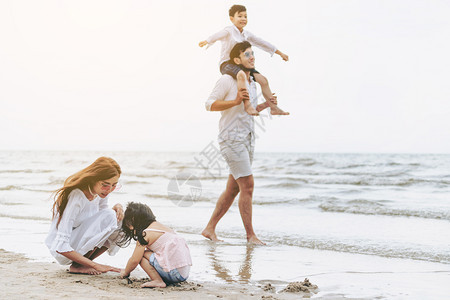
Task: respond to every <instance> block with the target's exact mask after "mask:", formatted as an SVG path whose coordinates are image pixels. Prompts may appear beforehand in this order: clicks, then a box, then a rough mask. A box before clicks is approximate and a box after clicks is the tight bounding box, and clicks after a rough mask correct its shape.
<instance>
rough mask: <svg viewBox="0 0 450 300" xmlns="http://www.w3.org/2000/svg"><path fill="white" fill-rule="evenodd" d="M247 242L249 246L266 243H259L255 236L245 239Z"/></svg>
mask: <svg viewBox="0 0 450 300" xmlns="http://www.w3.org/2000/svg"><path fill="white" fill-rule="evenodd" d="M247 242H248V243H250V244H255V245H265V244H266V243H264V242H262V241H260V239H258V238H257V237H256V235H254V236H252V237H250V238H247Z"/></svg>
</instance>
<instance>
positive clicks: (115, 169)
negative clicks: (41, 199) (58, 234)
mask: <svg viewBox="0 0 450 300" xmlns="http://www.w3.org/2000/svg"><path fill="white" fill-rule="evenodd" d="M121 173H122V171H121V169H120V166H119V164H118V163H117V162H116V161H115V160H114V159H112V158H109V157H99V158H97V159H96V160H95V161H94V162H93V163H92V164H91V165H90V166H89V167H87V168H85V169H83V170H81V171H79V172H77V173H75V174H73V175H72V176H69V178H67V179H66V180H65V181H64V186H63V187H62V188H60V189H58V190H56V191H55V192H54V199H55V202H54V203H53V209H52V212H53V218H55V217H56V216H57V215H59V217H58V223H56V227H58V225H59V222H61V218H62V216H63V214H64V210H65V209H66V206H67V202H68V201H69V194H70V193H71V192H72V191H73V190H74V189H80V190H85V189H87V188H92V187H93V186H94V185H95V183H97V182H99V181H101V180H107V179H109V178H112V177H114V176H117V175H119V176H120V174H121Z"/></svg>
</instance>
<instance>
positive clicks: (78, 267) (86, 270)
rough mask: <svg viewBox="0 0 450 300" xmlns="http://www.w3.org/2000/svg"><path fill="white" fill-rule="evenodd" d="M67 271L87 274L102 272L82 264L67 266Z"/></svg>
mask: <svg viewBox="0 0 450 300" xmlns="http://www.w3.org/2000/svg"><path fill="white" fill-rule="evenodd" d="M69 273H72V274H87V275H100V274H102V272H99V271H97V270H96V269H94V268H91V267H86V266H82V265H76V266H74V265H71V266H70V268H69Z"/></svg>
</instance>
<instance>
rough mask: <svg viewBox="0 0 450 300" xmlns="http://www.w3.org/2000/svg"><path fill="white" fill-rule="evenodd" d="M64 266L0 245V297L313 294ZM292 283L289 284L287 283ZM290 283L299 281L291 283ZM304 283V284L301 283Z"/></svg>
mask: <svg viewBox="0 0 450 300" xmlns="http://www.w3.org/2000/svg"><path fill="white" fill-rule="evenodd" d="M67 269H68V268H67V266H60V265H58V264H56V263H45V262H33V261H29V260H28V259H27V258H26V257H25V256H24V255H22V254H17V253H13V252H8V251H5V250H3V249H0V298H2V299H56V298H60V297H64V298H66V299H81V298H82V299H124V298H125V297H133V299H144V298H145V299H149V297H157V298H158V299H217V298H219V299H299V298H303V297H304V296H306V297H308V296H311V295H313V294H314V291H313V290H311V293H309V292H307V291H306V292H305V289H298V290H296V292H282V291H276V289H275V288H274V287H272V286H271V285H270V284H266V285H264V286H252V285H245V284H218V283H210V282H195V281H190V280H188V281H187V282H185V283H183V284H179V285H176V286H169V287H167V288H164V289H163V288H156V289H142V288H140V284H141V283H142V282H144V281H146V280H147V279H143V278H133V277H132V278H131V279H132V282H131V283H130V282H129V281H128V280H126V279H121V278H119V277H118V276H117V274H116V273H106V274H102V275H98V276H89V275H81V274H70V273H68V272H67ZM291 285H292V284H291ZM294 285H296V286H299V285H302V284H300V283H295V284H294ZM305 287H306V285H305Z"/></svg>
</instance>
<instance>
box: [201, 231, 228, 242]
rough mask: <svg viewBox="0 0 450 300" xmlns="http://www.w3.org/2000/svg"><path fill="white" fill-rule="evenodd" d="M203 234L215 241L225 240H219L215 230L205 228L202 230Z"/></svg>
mask: <svg viewBox="0 0 450 300" xmlns="http://www.w3.org/2000/svg"><path fill="white" fill-rule="evenodd" d="M202 235H203V236H204V237H205V238H207V239H210V240H211V241H213V242H223V240H219V239H218V238H217V235H216V233H215V232H214V231H209V230H207V229H205V230H203V231H202Z"/></svg>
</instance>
